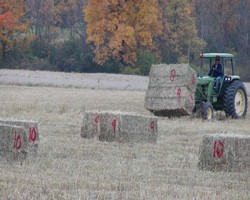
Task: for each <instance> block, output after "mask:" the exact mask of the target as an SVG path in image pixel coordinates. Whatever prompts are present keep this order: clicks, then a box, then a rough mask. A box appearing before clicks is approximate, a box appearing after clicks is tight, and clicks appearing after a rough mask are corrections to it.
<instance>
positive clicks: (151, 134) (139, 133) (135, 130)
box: [116, 113, 158, 143]
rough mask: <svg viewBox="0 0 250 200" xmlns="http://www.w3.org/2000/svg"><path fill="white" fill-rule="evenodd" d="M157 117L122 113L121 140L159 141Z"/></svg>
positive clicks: (119, 139)
mask: <svg viewBox="0 0 250 200" xmlns="http://www.w3.org/2000/svg"><path fill="white" fill-rule="evenodd" d="M157 135H158V126H157V118H156V117H151V116H142V115H136V114H131V113H122V114H121V116H120V121H119V132H118V134H117V137H116V140H117V141H119V142H151V143H155V142H156V141H157Z"/></svg>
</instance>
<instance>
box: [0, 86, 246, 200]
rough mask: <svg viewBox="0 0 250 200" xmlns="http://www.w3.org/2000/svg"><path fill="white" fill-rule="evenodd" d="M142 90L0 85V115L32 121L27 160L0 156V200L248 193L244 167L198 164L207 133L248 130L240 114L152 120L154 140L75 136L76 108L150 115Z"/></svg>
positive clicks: (237, 196)
mask: <svg viewBox="0 0 250 200" xmlns="http://www.w3.org/2000/svg"><path fill="white" fill-rule="evenodd" d="M144 95H145V92H139V91H137V92H135V91H134V92H133V91H111V90H89V89H69V88H68V89H64V88H46V87H40V88H39V87H24V86H22V87H21V86H0V113H1V117H2V118H5V117H14V118H17V119H27V120H35V121H39V132H40V144H39V154H38V157H37V158H35V159H34V160H26V161H25V162H23V163H22V165H21V164H20V163H15V164H10V163H7V162H5V161H0V162H1V164H0V199H150V200H151V199H160V200H161V199H225V200H228V199H249V198H250V174H249V172H246V173H224V172H220V173H212V172H207V171H199V170H198V168H197V162H198V151H199V144H200V142H201V139H202V136H203V135H205V134H208V133H223V132H225V133H242V134H246V135H249V134H250V133H249V130H250V115H249V114H248V115H247V118H246V120H224V121H217V120H215V121H213V122H204V121H202V120H201V119H191V118H190V117H185V118H177V119H168V118H162V119H161V120H159V126H158V131H159V135H158V142H157V144H155V145H154V144H133V145H132V144H120V143H116V142H112V143H106V142H99V141H97V140H94V139H93V140H89V139H82V138H80V114H81V110H84V109H86V110H121V111H126V112H138V113H139V114H149V113H148V112H147V111H146V109H145V108H144Z"/></svg>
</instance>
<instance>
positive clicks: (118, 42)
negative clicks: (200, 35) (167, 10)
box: [84, 0, 162, 64]
mask: <svg viewBox="0 0 250 200" xmlns="http://www.w3.org/2000/svg"><path fill="white" fill-rule="evenodd" d="M84 14H85V20H86V22H87V42H89V43H91V44H92V45H93V50H94V53H95V60H96V62H97V63H99V64H103V63H105V62H106V61H107V59H108V58H110V57H112V58H113V59H115V60H117V61H120V62H121V63H126V64H129V63H133V62H135V61H136V50H137V49H139V48H142V47H143V48H147V49H149V50H153V49H154V47H155V44H154V38H155V37H157V36H159V35H160V34H161V33H162V20H161V12H160V10H159V7H158V3H157V0H138V1H134V0H88V1H87V5H86V8H85V10H84Z"/></svg>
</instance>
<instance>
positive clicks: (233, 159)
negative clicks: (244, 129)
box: [198, 134, 250, 172]
mask: <svg viewBox="0 0 250 200" xmlns="http://www.w3.org/2000/svg"><path fill="white" fill-rule="evenodd" d="M198 167H199V168H200V169H203V170H211V171H222V170H223V171H235V172H240V171H250V136H243V135H228V134H227V135H226V134H221V135H219V134H217V135H205V136H204V137H203V140H202V143H201V146H200V152H199V162H198Z"/></svg>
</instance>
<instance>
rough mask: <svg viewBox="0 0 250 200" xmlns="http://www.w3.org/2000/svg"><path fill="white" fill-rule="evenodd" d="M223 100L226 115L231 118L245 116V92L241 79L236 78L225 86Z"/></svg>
mask: <svg viewBox="0 0 250 200" xmlns="http://www.w3.org/2000/svg"><path fill="white" fill-rule="evenodd" d="M223 100H224V110H225V113H226V115H227V116H230V117H232V118H233V119H242V118H245V116H246V113H247V93H246V88H245V86H244V84H243V83H242V82H241V81H239V80H236V81H234V82H233V83H231V85H229V86H228V88H226V90H225V94H224V98H223Z"/></svg>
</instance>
